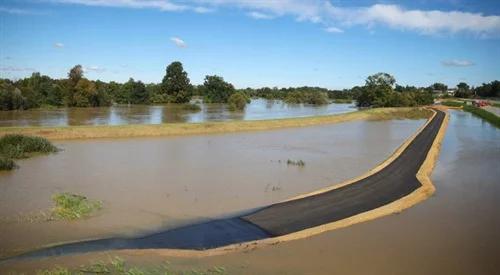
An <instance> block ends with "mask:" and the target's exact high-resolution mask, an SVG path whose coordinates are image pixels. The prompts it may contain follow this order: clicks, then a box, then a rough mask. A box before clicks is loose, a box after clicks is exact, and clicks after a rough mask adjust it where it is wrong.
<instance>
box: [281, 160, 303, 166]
mask: <svg viewBox="0 0 500 275" xmlns="http://www.w3.org/2000/svg"><path fill="white" fill-rule="evenodd" d="M286 164H287V165H295V166H300V167H303V166H305V165H306V163H305V162H304V161H303V160H291V159H289V160H287V162H286Z"/></svg>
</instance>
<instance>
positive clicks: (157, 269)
mask: <svg viewBox="0 0 500 275" xmlns="http://www.w3.org/2000/svg"><path fill="white" fill-rule="evenodd" d="M36 274H37V275H72V274H78V275H80V274H81V275H83V274H113V275H115V274H116V275H153V274H165V275H167V274H193V275H194V274H199V275H224V274H227V272H226V269H225V268H223V267H218V266H216V267H212V268H210V269H208V270H201V271H199V270H190V271H179V270H172V269H171V268H170V264H169V263H168V262H166V263H165V264H162V265H155V266H147V267H137V266H131V267H127V264H126V262H125V261H124V260H123V259H121V258H119V257H115V258H112V259H109V261H108V262H107V263H106V262H102V261H99V262H96V263H92V264H90V265H83V266H81V267H80V269H79V270H78V271H71V270H69V269H67V268H62V267H56V268H54V269H47V270H39V271H38V272H37V273H36Z"/></svg>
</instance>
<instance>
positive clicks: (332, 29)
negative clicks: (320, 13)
mask: <svg viewBox="0 0 500 275" xmlns="http://www.w3.org/2000/svg"><path fill="white" fill-rule="evenodd" d="M325 31H326V32H330V33H343V32H344V31H343V30H342V29H339V28H337V27H328V28H325Z"/></svg>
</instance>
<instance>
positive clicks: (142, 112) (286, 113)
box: [0, 99, 357, 127]
mask: <svg viewBox="0 0 500 275" xmlns="http://www.w3.org/2000/svg"><path fill="white" fill-rule="evenodd" d="M199 105H200V107H201V111H190V110H185V109H183V107H182V105H178V104H166V105H157V106H149V105H131V106H127V105H118V106H112V107H98V108H58V109H48V110H45V109H34V110H25V111H1V112H0V127H5V126H76V125H125V124H161V123H180V122H188V123H189V122H191V123H195V122H207V121H227V120H263V119H279V118H291V117H307V116H321V115H333V114H341V113H347V112H352V111H356V110H357V109H356V108H355V105H354V104H337V103H332V104H328V105H321V106H317V105H308V104H285V103H284V102H283V101H281V100H266V99H253V100H252V102H251V103H250V104H248V105H247V107H246V109H245V110H244V111H243V112H231V111H230V110H229V109H228V106H227V104H203V103H201V104H199Z"/></svg>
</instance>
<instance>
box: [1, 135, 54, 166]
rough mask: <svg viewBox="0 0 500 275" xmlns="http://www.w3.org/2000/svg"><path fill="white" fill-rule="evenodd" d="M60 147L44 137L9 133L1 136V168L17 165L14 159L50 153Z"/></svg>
mask: <svg viewBox="0 0 500 275" xmlns="http://www.w3.org/2000/svg"><path fill="white" fill-rule="evenodd" d="M57 151H58V149H57V147H55V146H54V145H53V144H52V143H50V141H48V140H47V139H45V138H43V137H36V136H26V135H20V134H7V135H4V136H2V137H0V170H12V169H14V168H16V167H17V165H16V164H15V162H14V159H23V158H28V157H31V156H33V155H36V154H49V153H54V152H57Z"/></svg>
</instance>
